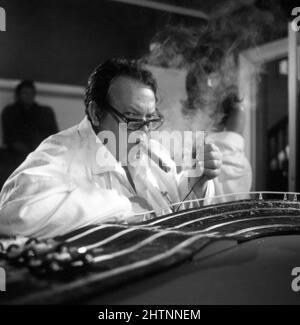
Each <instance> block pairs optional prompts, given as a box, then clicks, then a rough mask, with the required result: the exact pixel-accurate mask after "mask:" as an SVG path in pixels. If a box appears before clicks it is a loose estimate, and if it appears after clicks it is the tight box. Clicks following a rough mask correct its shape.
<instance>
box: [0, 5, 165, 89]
mask: <svg viewBox="0 0 300 325" xmlns="http://www.w3.org/2000/svg"><path fill="white" fill-rule="evenodd" d="M0 6H1V7H3V8H4V9H5V11H6V19H7V26H6V27H7V31H6V32H1V33H0V78H8V79H33V80H35V81H44V82H53V83H63V84H77V85H84V84H85V83H86V79H87V76H88V74H89V73H90V72H91V71H92V69H93V68H94V67H95V66H96V65H97V64H98V63H101V62H102V61H104V60H105V59H107V58H109V57H113V56H125V57H130V58H137V57H139V56H141V55H142V54H143V53H145V52H146V51H147V48H148V46H149V40H150V39H151V37H152V36H153V35H154V33H155V32H156V30H157V29H158V28H159V26H161V25H163V24H165V23H167V22H168V21H169V20H170V15H168V14H167V13H163V12H159V11H156V10H150V9H146V8H140V7H137V6H132V5H126V4H121V3H115V2H111V1H108V0H89V1H86V0H85V1H83V0H72V1H71V0H63V1H58V0H47V1H46V0H26V1H24V0H22V1H21V0H4V1H1V2H0Z"/></svg>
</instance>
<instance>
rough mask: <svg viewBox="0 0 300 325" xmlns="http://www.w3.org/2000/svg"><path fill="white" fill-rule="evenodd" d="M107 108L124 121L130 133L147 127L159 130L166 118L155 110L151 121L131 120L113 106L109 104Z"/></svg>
mask: <svg viewBox="0 0 300 325" xmlns="http://www.w3.org/2000/svg"><path fill="white" fill-rule="evenodd" d="M107 108H108V110H107V111H108V112H109V113H111V114H112V115H113V116H115V117H118V118H119V119H121V120H122V121H124V122H125V123H126V124H127V129H128V130H130V131H137V130H140V129H141V128H143V127H144V126H145V125H146V126H147V128H148V129H149V130H157V129H158V128H160V127H161V126H162V125H163V123H164V117H163V115H162V114H161V113H160V112H159V111H158V110H157V109H156V110H155V117H153V118H151V119H137V118H130V117H127V116H125V115H124V114H122V113H120V112H119V111H118V110H117V109H115V108H114V107H113V106H111V105H110V104H108V103H107ZM118 122H119V120H118Z"/></svg>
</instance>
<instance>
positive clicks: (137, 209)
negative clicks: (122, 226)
mask: <svg viewBox="0 0 300 325" xmlns="http://www.w3.org/2000/svg"><path fill="white" fill-rule="evenodd" d="M129 201H130V202H131V204H132V212H133V214H132V216H131V217H128V218H126V221H127V223H129V224H134V223H140V222H142V221H145V217H147V218H148V217H150V213H149V211H151V210H153V209H152V207H151V206H150V205H149V204H148V202H147V201H146V200H145V199H144V198H142V197H140V196H137V195H136V196H132V197H130V198H129Z"/></svg>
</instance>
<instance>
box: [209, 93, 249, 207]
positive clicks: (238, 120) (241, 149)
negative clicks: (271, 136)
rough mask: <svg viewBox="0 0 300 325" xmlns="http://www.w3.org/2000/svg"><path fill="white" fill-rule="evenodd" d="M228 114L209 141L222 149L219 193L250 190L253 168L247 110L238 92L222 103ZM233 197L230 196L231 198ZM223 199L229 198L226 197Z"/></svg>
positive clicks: (216, 183)
mask: <svg viewBox="0 0 300 325" xmlns="http://www.w3.org/2000/svg"><path fill="white" fill-rule="evenodd" d="M222 109H223V112H224V118H223V120H222V121H221V123H220V124H219V125H218V127H217V128H216V130H215V132H212V133H209V134H208V136H207V142H213V143H214V144H216V145H217V146H218V147H219V149H220V151H221V152H222V166H221V171H220V175H219V176H218V177H217V178H215V179H214V180H213V181H214V184H215V192H216V195H223V194H230V193H242V192H249V191H250V190H251V184H252V169H251V165H250V163H249V161H248V159H247V157H246V155H245V141H244V137H243V132H244V128H245V122H246V121H245V120H246V117H245V112H244V109H243V106H242V105H241V102H240V101H239V99H238V97H237V95H236V94H235V93H232V94H229V95H228V96H227V98H226V99H225V100H224V101H223V103H222ZM231 200H232V197H228V201H231ZM223 201H226V197H224V199H223Z"/></svg>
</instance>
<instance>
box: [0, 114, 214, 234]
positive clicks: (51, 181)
mask: <svg viewBox="0 0 300 325" xmlns="http://www.w3.org/2000/svg"><path fill="white" fill-rule="evenodd" d="M150 142H151V148H152V150H153V151H154V152H155V153H156V154H157V155H158V156H160V157H162V158H163V160H164V161H166V162H167V163H168V165H169V166H171V171H170V172H168V173H166V172H164V171H163V170H162V169H161V168H160V167H159V166H158V165H157V164H155V163H154V162H152V163H151V162H149V163H148V164H146V167H145V164H144V165H141V166H137V167H136V168H134V169H131V175H132V178H133V182H134V185H135V188H136V192H135V190H134V189H133V187H132V186H131V184H130V182H129V181H128V178H127V176H126V173H125V170H124V168H123V167H122V166H121V164H120V163H119V162H118V161H117V160H116V159H115V158H114V157H113V156H112V155H111V153H110V152H109V150H108V149H107V148H106V147H105V145H104V144H103V143H102V142H101V141H100V139H99V138H98V137H97V136H96V134H95V133H94V131H93V129H92V127H91V124H90V122H89V121H88V119H87V118H86V117H85V118H84V119H83V121H82V122H81V123H80V124H79V125H76V126H74V127H72V128H70V129H67V130H65V131H62V132H60V133H57V134H55V135H53V136H50V137H49V138H47V139H46V140H45V141H43V142H42V143H41V144H40V146H39V147H38V148H37V149H36V150H35V151H34V152H32V153H31V154H29V155H28V157H27V158H26V160H25V161H24V162H23V163H22V164H21V165H20V166H19V167H18V168H17V169H16V170H15V171H14V173H13V174H12V175H11V176H10V177H9V178H8V180H7V181H6V182H5V184H4V186H3V189H2V192H1V194H0V233H1V234H6V235H23V236H38V237H52V236H57V235H61V234H64V233H66V232H69V231H72V230H74V229H77V228H79V227H83V226H86V225H89V224H99V223H103V222H111V221H117V222H124V221H125V222H126V219H128V218H129V217H130V216H133V215H134V214H135V211H133V209H132V204H131V202H130V200H129V198H130V197H132V196H136V195H138V196H142V197H144V198H145V199H146V200H147V202H148V203H149V205H150V206H151V207H152V208H153V210H154V211H155V213H156V215H161V214H165V213H170V212H172V210H171V209H170V204H169V201H170V202H172V203H176V202H179V201H181V200H182V199H183V198H185V196H186V194H187V193H188V192H189V188H188V181H187V180H188V179H187V177H185V175H184V173H181V174H177V173H176V166H175V162H174V161H173V160H172V159H171V158H170V156H169V154H168V153H167V151H166V150H165V149H163V148H162V146H161V145H160V144H159V143H158V142H155V141H150ZM109 155H110V161H111V162H112V163H110V164H106V163H101V161H102V162H103V161H106V160H105V159H106V158H107V156H109ZM103 157H106V158H105V159H102V158H103ZM143 159H146V158H145V157H144V158H143ZM148 160H150V159H149V157H148ZM213 195H214V185H213V182H212V181H209V182H208V187H207V191H206V197H211V196H213ZM192 198H195V197H193V196H190V197H189V198H188V199H192Z"/></svg>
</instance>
